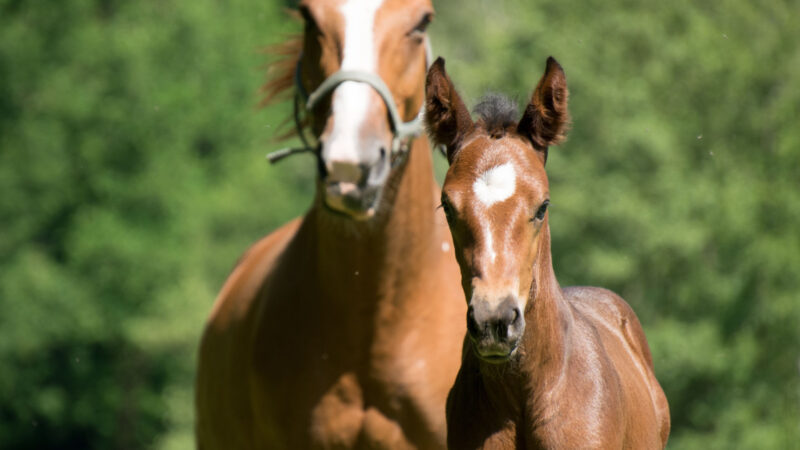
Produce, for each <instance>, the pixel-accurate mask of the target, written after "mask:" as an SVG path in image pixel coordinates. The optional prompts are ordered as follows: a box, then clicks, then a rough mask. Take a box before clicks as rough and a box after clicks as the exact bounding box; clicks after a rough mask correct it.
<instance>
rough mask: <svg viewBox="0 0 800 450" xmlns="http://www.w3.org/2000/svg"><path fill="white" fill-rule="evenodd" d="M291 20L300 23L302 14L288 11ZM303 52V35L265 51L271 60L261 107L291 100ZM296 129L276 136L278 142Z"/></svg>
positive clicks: (289, 121)
mask: <svg viewBox="0 0 800 450" xmlns="http://www.w3.org/2000/svg"><path fill="white" fill-rule="evenodd" d="M288 14H289V16H290V17H291V19H293V20H295V21H300V20H301V18H300V14H299V13H298V12H297V11H295V10H289V11H288ZM302 51H303V34H302V33H298V34H294V35H291V36H289V37H288V38H287V39H286V40H285V41H284V42H279V43H277V44H273V45H270V46H268V47H266V48H265V49H264V51H263V53H264V54H266V55H267V57H268V58H269V59H270V61H269V62H268V63H267V64H266V65H265V67H266V72H267V73H266V81H265V82H264V84H263V85H262V86H261V89H259V94H260V95H261V100H260V101H259V102H258V106H259V107H265V106H269V105H272V104H275V103H279V102H282V101H286V100H290V99H291V98H292V96H291V93H292V92H294V90H293V88H294V71H295V68H296V67H297V60H298V59H299V58H300V54H301V53H302ZM291 123H292V120H291V116H289V117H288V118H287V119H286V120H285V121H283V122H282V123H281V124H280V125H279V127H278V129H282V128H284V127H285V126H286V125H288V124H291ZM296 131H297V130H295V127H291V128H290V129H289V130H286V131H284V132H283V133H281V134H278V135H277V136H276V139H277V140H282V139H286V138H288V137H291V136H292V135H294V134H295V133H296Z"/></svg>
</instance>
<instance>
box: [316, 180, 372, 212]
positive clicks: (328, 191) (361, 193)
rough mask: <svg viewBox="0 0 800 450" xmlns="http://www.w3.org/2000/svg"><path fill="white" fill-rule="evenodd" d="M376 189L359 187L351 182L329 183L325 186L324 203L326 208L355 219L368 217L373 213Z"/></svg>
mask: <svg viewBox="0 0 800 450" xmlns="http://www.w3.org/2000/svg"><path fill="white" fill-rule="evenodd" d="M377 199H378V190H377V189H375V188H370V187H360V186H357V185H355V184H353V183H330V184H328V185H327V186H325V191H324V203H325V206H327V207H328V209H330V210H332V211H334V212H337V213H340V214H344V215H347V216H350V217H352V218H353V219H357V220H365V219H369V218H370V217H372V216H373V215H374V214H375V203H376V202H377Z"/></svg>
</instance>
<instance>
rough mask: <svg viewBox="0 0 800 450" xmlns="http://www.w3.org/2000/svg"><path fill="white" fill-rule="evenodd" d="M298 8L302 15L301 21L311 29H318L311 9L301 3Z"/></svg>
mask: <svg viewBox="0 0 800 450" xmlns="http://www.w3.org/2000/svg"><path fill="white" fill-rule="evenodd" d="M298 10H299V12H300V15H301V16H303V21H305V23H306V26H307V27H309V28H311V29H318V27H317V21H316V20H314V16H313V15H312V14H311V11H310V10H309V9H308V7H307V6H305V5H302V6H300V7H299V8H298Z"/></svg>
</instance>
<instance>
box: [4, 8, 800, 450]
mask: <svg viewBox="0 0 800 450" xmlns="http://www.w3.org/2000/svg"><path fill="white" fill-rule="evenodd" d="M290 3H291V2H290ZM661 3H662V4H660V5H657V4H656V2H646V1H624V0H611V1H609V0H603V1H599V0H537V1H536V2H522V1H507V2H499V1H489V0H449V1H439V2H436V8H437V12H438V14H437V16H438V17H437V19H436V21H435V23H434V25H433V26H432V27H431V34H432V38H433V44H434V48H435V50H436V52H437V53H439V54H442V55H444V56H445V57H446V58H447V61H448V71H449V72H450V74H451V76H452V77H453V78H454V80H455V82H456V84H457V85H458V86H459V88H460V89H461V90H462V94H464V97H465V98H466V99H468V103H470V104H474V102H475V99H476V98H477V97H478V96H480V95H481V94H482V93H483V92H484V91H485V90H487V89H491V90H494V91H501V92H505V93H508V94H511V95H514V96H517V97H519V98H520V99H521V101H525V99H526V98H527V95H528V94H529V93H530V91H531V90H532V88H533V86H534V84H535V82H536V81H537V80H538V78H539V76H540V74H541V72H542V70H543V67H544V61H545V58H546V57H547V56H548V55H553V56H555V57H556V58H557V59H558V60H559V61H560V62H561V64H562V65H563V66H564V68H565V70H566V73H567V77H568V81H569V85H570V89H571V105H570V108H571V111H572V114H573V118H574V127H573V130H572V132H571V134H570V138H569V141H568V142H567V143H566V144H564V145H563V146H561V147H557V148H553V149H551V152H550V159H549V163H548V171H549V174H550V177H551V190H552V210H551V228H552V233H553V239H554V242H553V251H554V264H555V269H556V273H557V274H558V276H559V279H560V281H561V282H562V284H564V285H568V284H591V285H599V286H604V287H608V288H611V289H613V290H615V291H617V292H618V293H620V294H621V295H622V296H623V297H625V298H626V299H627V300H628V301H629V303H631V305H632V306H633V307H634V309H635V310H636V312H637V313H638V314H639V317H640V318H641V320H642V322H643V324H644V327H645V330H646V332H647V335H648V338H649V340H650V344H651V347H652V350H653V354H654V357H655V362H656V372H657V375H658V377H659V380H660V381H661V383H662V385H663V387H664V389H665V390H666V392H667V396H668V398H669V401H670V406H671V408H672V418H673V432H672V437H671V440H670V448H676V449H678V448H686V449H723V448H724V449H729V448H759V449H767V448H775V449H786V448H798V447H797V446H798V442H800V414H799V412H800V377H799V376H798V369H799V367H798V366H799V364H800V298H798V297H799V296H800V294H798V293H799V292H800V279H799V277H798V275H800V192H799V191H800V44H798V43H800V26H798V24H800V6H799V5H798V4H797V2H796V1H771V2H748V1H745V0H722V1H710V0H708V1H688V0H675V1H671V2H661ZM285 4H286V2H274V3H270V2H266V1H253V0H247V1H245V0H228V1H222V0H192V1H176V0H158V1H156V0H143V1H139V2H123V1H119V0H102V1H101V0H75V1H71V2H57V1H38V2H33V1H28V2H24V1H21V0H0V448H15V449H25V448H37V449H47V448H60V449H65V448H86V449H95V448H97V449H110V448H120V449H135V448H159V449H185V448H192V447H193V437H192V427H193V406H192V401H193V400H192V386H193V380H194V365H195V358H196V348H197V342H198V339H199V335H200V332H201V329H202V326H203V323H204V320H205V317H206V315H207V314H208V312H209V310H210V307H211V304H212V301H213V299H214V296H215V294H216V291H217V290H218V289H219V287H220V286H221V284H222V282H223V280H224V279H225V277H226V275H227V273H228V271H229V270H230V269H231V267H232V266H233V264H234V262H235V261H236V259H237V257H238V256H239V255H240V254H241V253H242V252H243V251H244V250H245V249H246V247H247V246H248V245H249V244H250V243H252V242H254V241H255V240H256V239H258V238H259V237H260V236H262V235H264V234H266V233H268V232H269V231H270V230H272V229H274V228H275V227H276V226H277V225H279V224H281V223H283V222H285V221H287V220H288V219H289V218H291V217H293V216H295V215H298V214H301V213H302V212H303V211H304V210H305V209H306V208H307V207H308V206H309V205H310V202H311V195H312V183H313V181H312V180H313V174H314V163H313V161H312V160H311V158H309V157H307V156H298V157H295V158H291V159H290V160H287V161H285V162H283V163H281V164H280V165H279V166H277V167H270V166H268V165H267V163H266V162H264V161H263V156H264V154H265V153H266V152H267V151H269V150H271V149H274V148H275V147H276V146H277V145H276V144H274V143H271V142H270V139H271V137H272V136H273V134H274V131H275V130H276V128H277V127H278V125H279V124H280V122H281V121H282V120H283V119H284V118H286V117H288V115H289V108H288V105H281V106H277V107H273V108H269V109H266V110H258V109H257V108H256V104H257V102H258V94H257V90H258V87H259V85H260V83H261V82H262V81H263V77H264V74H263V70H262V68H261V67H260V66H261V65H262V64H263V63H264V62H265V61H266V60H267V59H266V57H265V56H264V55H262V54H260V53H259V51H258V50H259V49H260V48H262V47H263V46H265V45H267V44H270V43H275V42H279V41H280V40H282V39H284V38H285V37H286V36H287V35H288V34H289V33H291V32H296V31H298V30H299V29H300V27H299V25H297V24H295V23H292V22H291V21H289V20H287V16H286V15H285V14H284V13H283V12H282V8H283V7H284V6H285ZM437 158H438V157H437ZM438 166H439V172H440V173H439V175H441V171H442V169H443V166H444V163H443V161H442V160H441V159H440V158H438Z"/></svg>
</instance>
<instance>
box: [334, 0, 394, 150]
mask: <svg viewBox="0 0 800 450" xmlns="http://www.w3.org/2000/svg"><path fill="white" fill-rule="evenodd" d="M381 3H383V0H347V1H346V2H345V3H344V4H343V5H342V6H340V7H339V11H340V12H341V13H342V17H343V18H344V27H345V31H344V49H343V59H342V67H341V70H359V71H364V72H373V73H374V72H376V71H377V65H378V64H377V54H376V50H375V33H374V30H375V13H376V12H377V11H378V9H379V8H380V6H381ZM371 90H372V88H371V87H370V86H369V85H367V84H365V83H358V82H355V81H345V82H344V83H342V84H340V85H339V87H337V88H336V91H335V92H334V95H333V114H334V116H335V117H336V120H335V121H334V125H333V130H332V132H331V135H330V141H329V142H330V147H331V148H329V149H328V150H329V153H328V152H326V153H328V155H325V156H326V157H327V158H331V159H335V160H337V161H350V162H354V163H357V162H359V159H360V158H359V157H358V152H357V150H358V149H359V148H360V147H362V146H360V145H359V130H360V127H361V124H362V123H363V122H364V120H365V119H366V118H367V114H368V112H369V99H370V91H371Z"/></svg>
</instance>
